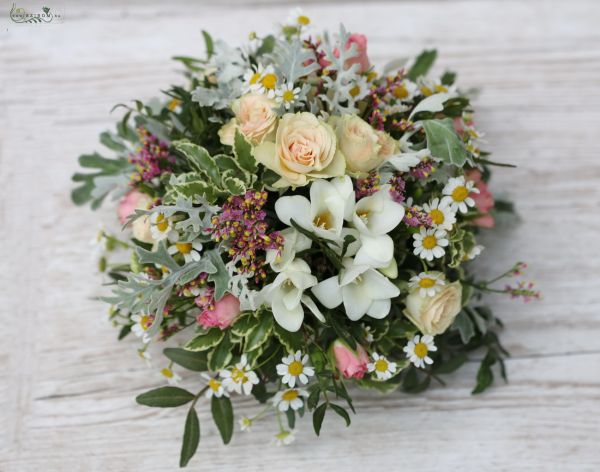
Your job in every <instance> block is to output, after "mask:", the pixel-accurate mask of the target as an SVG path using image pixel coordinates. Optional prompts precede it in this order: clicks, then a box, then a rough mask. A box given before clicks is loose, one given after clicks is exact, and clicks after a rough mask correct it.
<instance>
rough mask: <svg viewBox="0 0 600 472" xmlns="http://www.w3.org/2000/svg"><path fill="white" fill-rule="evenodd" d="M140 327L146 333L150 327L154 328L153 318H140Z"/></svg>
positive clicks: (147, 316)
mask: <svg viewBox="0 0 600 472" xmlns="http://www.w3.org/2000/svg"><path fill="white" fill-rule="evenodd" d="M140 326H141V327H142V329H143V330H144V331H146V330H147V329H148V328H150V326H152V318H150V316H149V315H142V317H141V318H140Z"/></svg>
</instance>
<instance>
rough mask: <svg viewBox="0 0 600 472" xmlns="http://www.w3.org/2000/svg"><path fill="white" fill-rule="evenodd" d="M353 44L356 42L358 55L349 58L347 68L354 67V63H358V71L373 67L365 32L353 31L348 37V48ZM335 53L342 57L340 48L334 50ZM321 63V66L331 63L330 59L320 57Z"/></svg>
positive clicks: (336, 55) (345, 65)
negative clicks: (368, 53) (368, 54)
mask: <svg viewBox="0 0 600 472" xmlns="http://www.w3.org/2000/svg"><path fill="white" fill-rule="evenodd" d="M353 44H356V53H357V55H356V56H354V57H352V58H351V59H348V60H347V61H346V63H345V64H344V67H345V68H346V69H349V68H350V67H352V65H353V64H358V65H359V67H358V71H357V72H366V71H367V70H369V67H371V64H370V62H369V57H368V56H367V37H366V36H365V35H364V34H359V33H353V34H351V35H350V36H349V37H348V41H346V46H345V48H346V49H350V47H352V45H353ZM333 54H334V55H335V57H340V51H339V49H338V48H335V49H334V50H333ZM319 64H320V65H321V67H323V68H325V67H327V66H328V65H329V61H327V60H326V59H320V60H319Z"/></svg>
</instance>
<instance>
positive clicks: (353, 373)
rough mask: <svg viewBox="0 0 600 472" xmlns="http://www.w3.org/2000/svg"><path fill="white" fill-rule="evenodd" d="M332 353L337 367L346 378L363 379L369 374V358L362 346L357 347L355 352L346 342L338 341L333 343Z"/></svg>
mask: <svg viewBox="0 0 600 472" xmlns="http://www.w3.org/2000/svg"><path fill="white" fill-rule="evenodd" d="M332 351H333V356H334V357H335V365H336V367H337V368H338V370H339V371H340V372H341V373H342V375H343V376H344V377H345V378H347V379H350V378H355V379H362V378H363V376H364V375H365V373H366V372H367V364H368V362H369V356H368V355H367V351H365V350H364V348H363V347H362V346H361V345H357V349H356V351H354V350H353V349H351V348H350V346H348V345H347V344H346V343H345V342H344V341H342V340H340V339H338V340H336V341H335V342H334V343H333V345H332Z"/></svg>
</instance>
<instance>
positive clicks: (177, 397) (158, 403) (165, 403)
mask: <svg viewBox="0 0 600 472" xmlns="http://www.w3.org/2000/svg"><path fill="white" fill-rule="evenodd" d="M193 399H194V394H193V393H190V392H188V391H187V390H184V389H183V388H179V387H160V388H156V389H154V390H150V391H148V392H146V393H142V394H141V395H138V396H137V397H136V398H135V401H136V402H138V403H139V404H140V405H144V406H152V407H159V408H174V407H178V406H181V405H185V404H186V403H189V402H191V401H192V400H193Z"/></svg>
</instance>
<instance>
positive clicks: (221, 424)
mask: <svg viewBox="0 0 600 472" xmlns="http://www.w3.org/2000/svg"><path fill="white" fill-rule="evenodd" d="M210 411H211V413H212V417H213V420H214V421H215V424H216V425H217V429H218V430H219V433H220V434H221V439H223V444H228V443H229V441H231V437H232V436H233V408H232V406H231V400H229V398H227V397H220V398H217V397H215V396H213V397H212V398H211V402H210Z"/></svg>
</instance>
